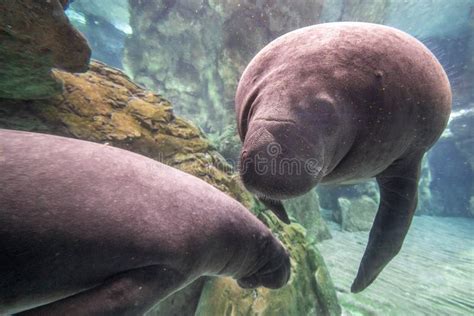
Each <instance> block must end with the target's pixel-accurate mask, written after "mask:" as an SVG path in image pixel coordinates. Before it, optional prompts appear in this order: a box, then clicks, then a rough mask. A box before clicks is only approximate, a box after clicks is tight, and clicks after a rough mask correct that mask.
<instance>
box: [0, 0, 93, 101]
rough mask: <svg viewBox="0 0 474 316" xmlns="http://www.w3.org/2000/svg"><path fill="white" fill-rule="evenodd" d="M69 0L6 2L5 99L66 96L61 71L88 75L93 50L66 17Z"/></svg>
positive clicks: (1, 30)
mask: <svg viewBox="0 0 474 316" xmlns="http://www.w3.org/2000/svg"><path fill="white" fill-rule="evenodd" d="M66 4H67V1H65V0H63V1H61V2H59V1H58V0H49V1H47V0H16V1H7V0H1V1H0V43H1V44H0V98H10V99H23V100H27V99H39V98H48V97H51V96H53V95H56V94H60V93H61V91H62V86H61V84H60V83H59V82H58V81H56V80H55V79H54V78H53V77H52V76H51V68H52V67H56V68H60V69H63V70H66V71H71V72H84V71H86V70H87V65H88V64H89V58H90V54H91V51H90V48H89V46H88V44H87V42H86V40H85V38H84V37H83V36H82V35H81V34H80V33H79V32H78V31H77V30H76V29H74V28H73V27H72V25H71V24H70V23H69V20H68V18H67V17H66V16H65V14H64V11H63V6H65V5H66Z"/></svg>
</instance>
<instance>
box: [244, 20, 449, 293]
mask: <svg viewBox="0 0 474 316" xmlns="http://www.w3.org/2000/svg"><path fill="white" fill-rule="evenodd" d="M451 99H452V98H451V88H450V84H449V81H448V78H447V76H446V73H445V72H444V70H443V68H442V66H441V65H440V63H439V62H438V60H437V59H436V58H435V57H434V56H433V54H432V53H431V52H430V51H429V50H428V49H427V48H426V47H425V46H424V45H423V44H422V43H420V42H419V41H418V40H416V39H415V38H413V37H411V36H410V35H408V34H406V33H404V32H401V31H399V30H396V29H394V28H391V27H387V26H381V25H376V24H370V23H356V22H340V23H328V24H320V25H315V26H310V27H306V28H302V29H298V30H296V31H293V32H290V33H288V34H285V35H283V36H281V37H279V38H278V39H276V40H274V41H273V42H271V43H270V44H268V45H267V46H266V47H264V48H263V49H262V50H261V51H260V52H259V53H258V54H257V55H256V56H255V57H254V58H253V60H252V61H251V62H250V64H249V65H248V66H247V68H246V70H245V71H244V73H243V75H242V77H241V79H240V82H239V85H238V88H237V92H236V98H235V104H236V114H237V122H238V129H239V134H240V137H241V140H242V142H243V146H242V152H241V165H240V169H241V171H240V172H241V177H242V180H243V182H244V184H245V186H246V187H247V188H248V189H249V190H250V191H251V192H253V193H255V194H256V195H257V196H258V197H260V198H261V199H262V201H263V202H264V203H265V204H266V205H267V206H268V207H269V208H270V209H272V210H273V211H274V212H275V213H276V214H277V215H278V216H279V217H280V218H281V219H282V220H284V221H286V222H288V221H289V220H288V217H287V215H286V213H285V210H284V208H283V206H282V204H281V202H280V200H281V199H287V198H291V197H295V196H299V195H302V194H304V193H305V192H308V191H309V190H311V189H312V188H314V186H316V185H317V184H318V183H322V184H324V183H351V182H355V181H360V180H363V179H368V178H372V177H375V178H376V179H377V182H378V184H379V188H380V193H381V201H380V205H379V209H378V211H377V216H376V218H375V221H374V224H373V226H372V230H371V232H370V237H369V241H368V245H367V249H366V251H365V254H364V257H363V259H362V262H361V265H360V267H359V272H358V275H357V277H356V279H355V281H354V283H353V285H352V289H351V290H352V291H353V292H359V291H361V290H363V289H364V288H366V287H367V286H368V285H370V284H371V283H372V282H373V281H374V279H375V278H376V277H377V275H378V274H379V273H380V272H381V271H382V269H383V268H384V267H385V265H386V264H387V263H388V262H389V261H390V260H391V259H392V258H393V257H394V256H395V255H396V254H397V253H398V252H399V250H400V248H401V246H402V243H403V240H404V238H405V235H406V233H407V231H408V228H409V226H410V223H411V220H412V217H413V214H414V212H415V209H416V204H417V187H418V180H419V175H420V163H421V159H422V157H423V155H424V153H425V152H426V151H427V150H428V149H429V148H430V147H431V146H432V145H433V144H434V143H435V142H436V140H437V139H438V138H439V136H440V135H441V133H442V131H443V130H444V128H445V127H446V124H447V121H448V117H449V114H450V111H451Z"/></svg>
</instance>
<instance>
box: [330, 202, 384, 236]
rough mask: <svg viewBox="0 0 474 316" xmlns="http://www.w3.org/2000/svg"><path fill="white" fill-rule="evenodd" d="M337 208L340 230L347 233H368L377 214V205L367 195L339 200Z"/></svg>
mask: <svg viewBox="0 0 474 316" xmlns="http://www.w3.org/2000/svg"><path fill="white" fill-rule="evenodd" d="M338 203H339V208H337V212H336V213H339V214H338V217H339V219H340V224H341V228H342V229H343V230H346V231H349V232H357V231H369V230H370V228H371V227H372V223H373V222H374V218H375V214H377V208H378V205H377V203H376V202H375V201H374V200H373V199H372V198H370V197H368V196H367V195H362V196H361V197H358V198H351V199H346V198H339V199H338Z"/></svg>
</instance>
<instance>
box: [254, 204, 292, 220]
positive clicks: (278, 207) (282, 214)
mask: <svg viewBox="0 0 474 316" xmlns="http://www.w3.org/2000/svg"><path fill="white" fill-rule="evenodd" d="M258 200H259V201H260V202H262V204H263V205H265V206H266V207H267V208H268V209H269V210H270V211H272V212H273V214H275V215H276V216H277V217H278V218H279V219H280V220H281V221H282V222H284V223H285V224H290V218H289V217H288V214H287V213H286V210H285V207H284V206H283V203H282V202H281V201H278V200H267V199H263V198H259V199H258Z"/></svg>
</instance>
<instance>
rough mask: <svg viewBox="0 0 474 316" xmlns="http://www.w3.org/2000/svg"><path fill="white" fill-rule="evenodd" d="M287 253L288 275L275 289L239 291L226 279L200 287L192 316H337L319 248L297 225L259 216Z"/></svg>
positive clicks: (333, 295) (329, 282)
mask: <svg viewBox="0 0 474 316" xmlns="http://www.w3.org/2000/svg"><path fill="white" fill-rule="evenodd" d="M262 219H264V221H265V222H267V223H268V224H269V226H270V227H272V228H273V231H274V233H275V234H276V235H277V236H278V238H279V239H280V240H281V241H282V242H283V243H284V244H285V245H286V246H287V247H288V250H289V252H290V253H291V261H292V262H291V264H292V271H291V273H292V275H291V278H290V281H289V283H288V285H287V286H285V287H283V288H281V289H279V290H268V289H263V288H259V289H256V290H242V289H240V288H239V287H238V286H237V284H236V283H235V282H233V281H232V280H231V279H228V278H219V279H214V280H212V281H211V282H208V283H207V284H206V285H205V286H204V290H203V293H202V296H201V300H200V301H199V306H198V308H197V310H196V314H195V315H196V316H208V315H235V316H244V315H259V316H273V315H288V316H299V315H340V314H341V309H340V306H339V304H338V301H337V297H336V294H335V290H334V285H333V284H332V281H331V278H330V276H329V274H328V271H327V268H326V265H325V264H324V261H323V259H322V257H321V256H320V255H319V251H317V250H316V248H314V247H313V246H311V245H310V244H309V243H308V241H307V239H306V238H305V232H304V229H303V227H301V226H300V225H299V224H291V225H282V224H281V222H280V221H278V220H277V219H276V217H275V216H274V215H273V214H268V215H264V216H263V217H262Z"/></svg>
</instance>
